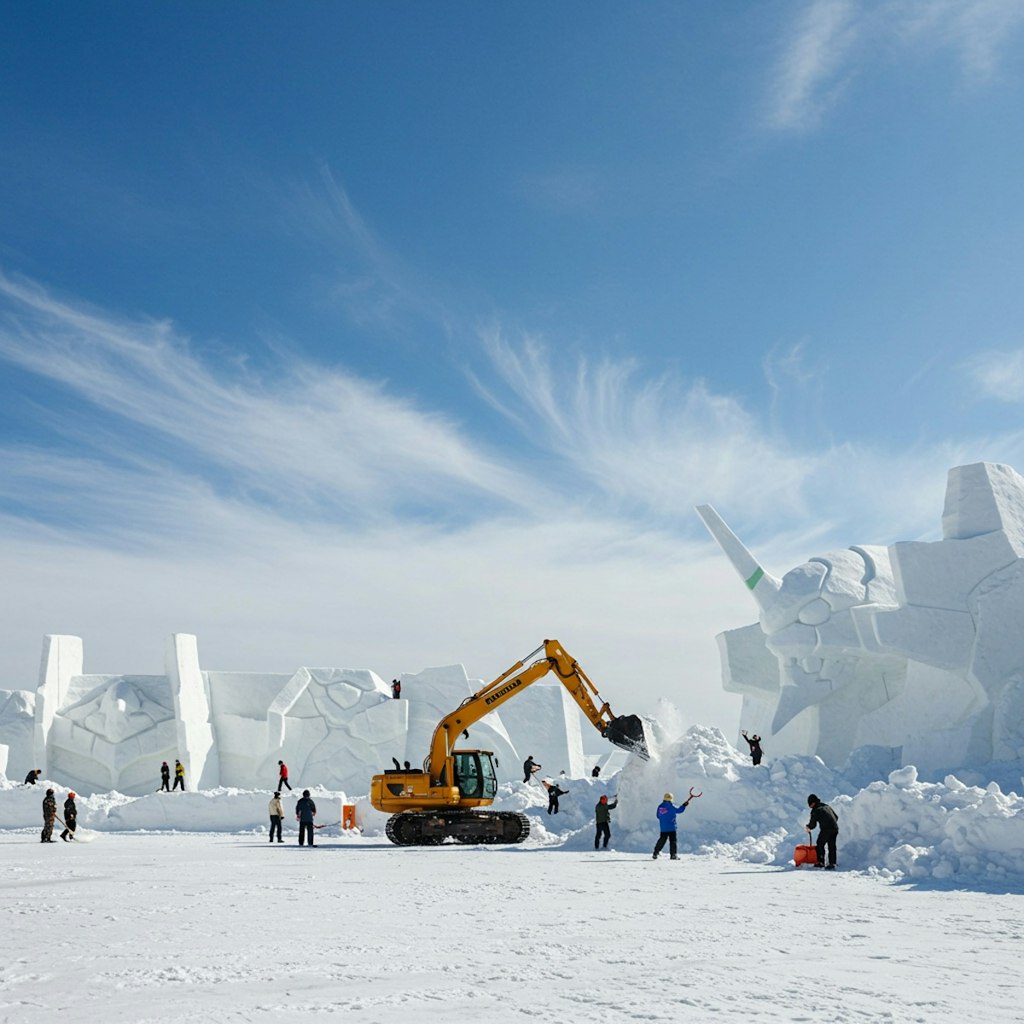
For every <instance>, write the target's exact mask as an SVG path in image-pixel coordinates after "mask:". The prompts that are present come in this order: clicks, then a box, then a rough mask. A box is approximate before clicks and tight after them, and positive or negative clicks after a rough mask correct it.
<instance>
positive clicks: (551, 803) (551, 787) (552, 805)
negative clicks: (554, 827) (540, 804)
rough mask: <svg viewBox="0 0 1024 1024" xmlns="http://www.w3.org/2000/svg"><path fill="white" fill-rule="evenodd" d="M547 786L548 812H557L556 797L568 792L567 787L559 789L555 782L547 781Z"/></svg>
mask: <svg viewBox="0 0 1024 1024" xmlns="http://www.w3.org/2000/svg"><path fill="white" fill-rule="evenodd" d="M545 785H546V786H547V787H548V814H557V813H558V798H559V797H560V796H565V795H566V793H568V792H569V790H567V789H560V788H559V786H558V783H557V782H547V783H545Z"/></svg>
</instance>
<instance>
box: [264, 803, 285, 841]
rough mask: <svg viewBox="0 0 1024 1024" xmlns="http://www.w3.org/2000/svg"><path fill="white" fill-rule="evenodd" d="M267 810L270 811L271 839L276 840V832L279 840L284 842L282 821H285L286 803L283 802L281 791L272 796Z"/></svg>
mask: <svg viewBox="0 0 1024 1024" xmlns="http://www.w3.org/2000/svg"><path fill="white" fill-rule="evenodd" d="M267 810H268V811H269V812H270V841H271V842H273V841H274V833H275V832H276V833H277V841H278V842H279V843H283V842H284V840H283V839H282V838H281V822H282V821H284V805H283V804H282V803H281V794H280V792H277V793H275V794H274V795H273V797H271V800H270V803H269V804H268V805H267Z"/></svg>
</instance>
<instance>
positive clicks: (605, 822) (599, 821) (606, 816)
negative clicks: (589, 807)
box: [594, 794, 619, 850]
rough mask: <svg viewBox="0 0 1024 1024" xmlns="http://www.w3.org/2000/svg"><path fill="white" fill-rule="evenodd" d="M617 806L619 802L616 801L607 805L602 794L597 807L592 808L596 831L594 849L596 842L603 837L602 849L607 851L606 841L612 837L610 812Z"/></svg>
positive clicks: (606, 798) (606, 800)
mask: <svg viewBox="0 0 1024 1024" xmlns="http://www.w3.org/2000/svg"><path fill="white" fill-rule="evenodd" d="M618 806H619V801H618V800H616V801H615V802H614V803H608V797H607V796H604V795H603V794H602V796H601V799H600V800H598V801H597V806H596V807H595V808H594V825H595V826H596V830H595V832H594V849H595V850H596V849H597V844H598V841H599V840H600V839H601V838H602V836H603V837H604V849H606V850H607V849H608V840H609V839H611V837H612V827H611V820H612V816H611V813H610V812H611V811H613V810H615V808H616V807H618Z"/></svg>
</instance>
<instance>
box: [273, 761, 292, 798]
mask: <svg viewBox="0 0 1024 1024" xmlns="http://www.w3.org/2000/svg"><path fill="white" fill-rule="evenodd" d="M277 767H278V768H280V769H281V777H280V778H279V779H278V780H277V788H278V789H279V790H282V791H283V790H284V787H285V786H287V787H288V788H289V789H291V788H292V785H291V783H290V782H289V781H288V765H286V764H285V763H284V761H278V762H277Z"/></svg>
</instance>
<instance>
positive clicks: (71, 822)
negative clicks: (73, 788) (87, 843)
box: [60, 793, 78, 843]
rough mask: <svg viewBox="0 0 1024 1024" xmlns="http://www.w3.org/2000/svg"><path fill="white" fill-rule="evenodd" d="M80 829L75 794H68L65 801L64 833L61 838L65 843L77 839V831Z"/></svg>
mask: <svg viewBox="0 0 1024 1024" xmlns="http://www.w3.org/2000/svg"><path fill="white" fill-rule="evenodd" d="M77 827H78V808H77V807H76V806H75V794H74V793H68V798H67V800H65V801H64V831H63V832H61V834H60V837H61V839H63V840H64V842H65V843H66V842H68V841H69V840H71V839H74V838H75V829H76V828H77Z"/></svg>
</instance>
